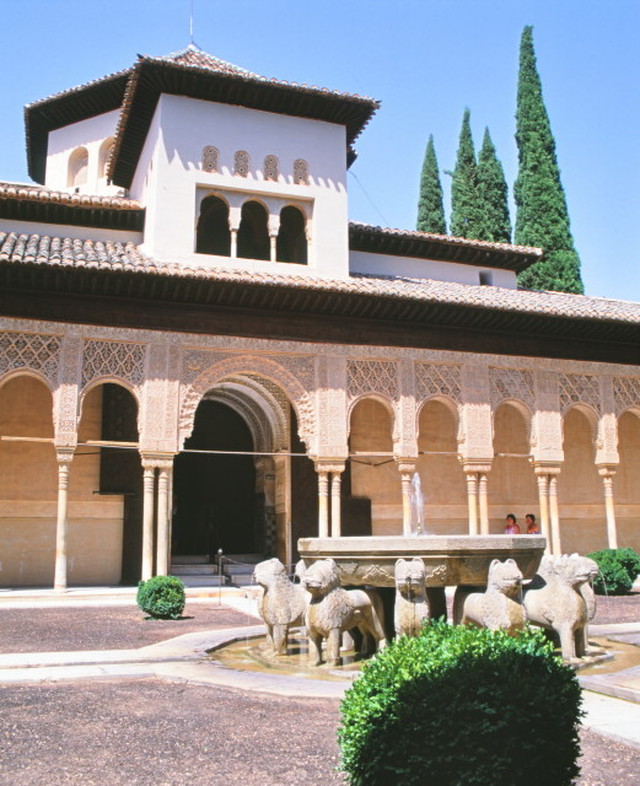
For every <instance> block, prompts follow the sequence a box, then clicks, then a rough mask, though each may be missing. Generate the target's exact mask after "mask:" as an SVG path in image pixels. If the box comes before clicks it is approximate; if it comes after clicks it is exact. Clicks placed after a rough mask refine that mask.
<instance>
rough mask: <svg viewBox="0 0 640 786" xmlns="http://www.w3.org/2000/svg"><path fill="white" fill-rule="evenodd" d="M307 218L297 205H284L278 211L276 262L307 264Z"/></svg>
mask: <svg viewBox="0 0 640 786" xmlns="http://www.w3.org/2000/svg"><path fill="white" fill-rule="evenodd" d="M306 225H307V219H306V217H305V215H304V213H303V212H302V210H300V208H299V207H296V206H294V205H286V207H283V208H282V210H281V211H280V228H279V230H278V237H277V240H276V259H277V260H278V262H293V263H295V264H298V265H306V264H307V256H308V255H307V232H306Z"/></svg>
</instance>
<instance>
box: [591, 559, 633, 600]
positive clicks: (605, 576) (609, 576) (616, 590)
mask: <svg viewBox="0 0 640 786" xmlns="http://www.w3.org/2000/svg"><path fill="white" fill-rule="evenodd" d="M587 556H588V557H590V558H591V559H592V560H595V561H596V562H597V563H598V567H599V568H600V573H599V574H598V575H597V576H596V577H595V579H594V581H593V589H594V590H595V592H596V594H598V595H625V594H626V593H627V592H629V591H630V590H631V587H633V582H634V581H635V580H636V577H637V575H638V573H640V555H639V554H638V553H637V552H636V551H634V550H633V549H631V548H624V549H602V550H601V551H593V552H591V554H587Z"/></svg>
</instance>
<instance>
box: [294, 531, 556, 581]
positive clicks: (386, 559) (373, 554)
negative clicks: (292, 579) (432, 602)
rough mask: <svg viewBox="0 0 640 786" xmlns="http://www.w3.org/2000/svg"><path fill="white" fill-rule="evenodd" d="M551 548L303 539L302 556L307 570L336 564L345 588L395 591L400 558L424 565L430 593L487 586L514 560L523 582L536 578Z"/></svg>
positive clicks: (514, 540)
mask: <svg viewBox="0 0 640 786" xmlns="http://www.w3.org/2000/svg"><path fill="white" fill-rule="evenodd" d="M546 542H547V541H546V538H544V537H542V536H541V535H408V536H407V535H380V536H370V537H355V538H352V537H345V538H300V540H298V551H299V552H300V557H301V559H302V560H303V561H304V563H305V565H307V567H308V566H309V565H311V563H313V562H315V561H316V560H320V559H328V558H331V559H333V560H335V561H336V563H337V565H338V570H339V571H340V580H341V583H342V585H343V586H350V585H351V586H362V585H365V584H367V585H369V586H372V587H393V586H395V579H394V568H395V563H396V560H397V559H399V558H401V557H402V558H404V559H412V558H413V557H420V558H421V559H422V560H423V562H424V564H425V567H426V573H427V580H426V584H427V586H428V587H447V586H449V587H451V586H458V585H461V584H462V585H471V586H485V585H486V583H487V574H488V572H489V565H490V564H491V561H492V560H494V559H498V560H500V561H503V560H505V559H508V558H511V559H514V560H515V561H516V562H517V563H518V567H519V568H520V570H521V571H522V575H523V577H524V578H525V579H531V578H533V576H534V575H535V573H536V571H537V569H538V565H539V564H540V560H541V559H542V555H543V553H544V549H545V547H546Z"/></svg>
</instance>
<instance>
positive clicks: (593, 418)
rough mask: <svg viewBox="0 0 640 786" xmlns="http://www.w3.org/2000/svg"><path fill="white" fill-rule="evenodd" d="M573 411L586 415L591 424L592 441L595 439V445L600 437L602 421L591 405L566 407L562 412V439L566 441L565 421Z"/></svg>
mask: <svg viewBox="0 0 640 786" xmlns="http://www.w3.org/2000/svg"><path fill="white" fill-rule="evenodd" d="M572 410H575V411H577V412H580V413H581V414H582V415H584V416H585V417H586V419H587V421H588V423H589V426H590V428H591V437H592V439H593V441H594V443H595V441H596V439H597V437H598V424H599V421H600V417H599V415H598V413H597V412H596V410H595V409H594V408H593V407H592V406H591V405H590V404H570V405H569V406H567V407H565V408H564V409H563V411H562V439H563V440H564V436H565V435H564V425H565V420H566V418H567V415H569V413H570V412H571V411H572Z"/></svg>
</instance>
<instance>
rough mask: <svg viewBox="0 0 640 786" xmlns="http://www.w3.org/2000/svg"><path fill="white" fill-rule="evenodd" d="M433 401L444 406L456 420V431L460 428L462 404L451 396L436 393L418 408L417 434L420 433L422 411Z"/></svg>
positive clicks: (420, 403)
mask: <svg viewBox="0 0 640 786" xmlns="http://www.w3.org/2000/svg"><path fill="white" fill-rule="evenodd" d="M431 401H437V402H438V403H439V404H443V405H444V406H445V407H446V408H447V409H448V410H449V412H450V413H451V414H452V415H453V417H454V418H455V422H456V429H459V428H460V404H459V403H458V402H457V401H456V400H455V399H453V398H451V396H448V395H446V394H444V393H434V394H433V395H432V396H428V397H427V398H425V399H423V400H422V401H420V402H419V403H418V406H417V408H416V434H417V433H418V424H419V422H420V415H421V414H422V410H423V409H424V408H425V407H426V406H427V404H428V403H429V402H431Z"/></svg>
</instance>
